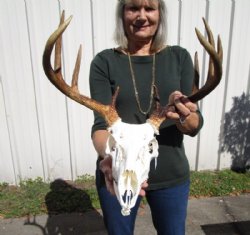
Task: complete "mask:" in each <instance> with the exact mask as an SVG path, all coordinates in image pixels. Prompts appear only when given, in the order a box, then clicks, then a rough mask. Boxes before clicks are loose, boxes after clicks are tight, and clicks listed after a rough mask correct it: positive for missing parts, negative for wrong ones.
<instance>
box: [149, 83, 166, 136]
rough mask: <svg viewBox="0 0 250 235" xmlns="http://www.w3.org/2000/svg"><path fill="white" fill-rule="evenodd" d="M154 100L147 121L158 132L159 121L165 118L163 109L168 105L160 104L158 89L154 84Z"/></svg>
mask: <svg viewBox="0 0 250 235" xmlns="http://www.w3.org/2000/svg"><path fill="white" fill-rule="evenodd" d="M154 102H155V108H154V111H153V113H152V114H151V115H150V117H149V118H148V120H147V122H149V123H150V124H151V125H152V126H153V127H154V128H155V132H156V133H158V130H159V127H160V125H161V123H162V122H163V121H164V120H165V119H166V115H165V110H166V108H167V107H168V105H166V106H165V107H162V106H161V104H160V96H159V91H158V89H157V87H156V86H154Z"/></svg>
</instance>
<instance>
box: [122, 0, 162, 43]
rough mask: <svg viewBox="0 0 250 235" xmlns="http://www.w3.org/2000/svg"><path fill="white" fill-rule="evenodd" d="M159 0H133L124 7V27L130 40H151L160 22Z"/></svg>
mask: <svg viewBox="0 0 250 235" xmlns="http://www.w3.org/2000/svg"><path fill="white" fill-rule="evenodd" d="M159 18H160V15H159V2H158V0H151V1H149V0H131V1H129V2H128V3H127V4H126V5H125V7H124V15H123V20H124V29H125V33H126V36H127V38H128V41H129V42H131V41H135V42H139V41H148V40H151V39H152V38H153V37H154V35H155V33H156V31H157V28H158V24H159Z"/></svg>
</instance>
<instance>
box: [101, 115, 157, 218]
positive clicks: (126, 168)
mask: <svg viewBox="0 0 250 235" xmlns="http://www.w3.org/2000/svg"><path fill="white" fill-rule="evenodd" d="M108 130H109V132H110V134H111V135H110V137H109V138H108V141H107V147H106V154H109V155H111V157H112V174H113V178H114V183H113V184H114V189H115V193H116V197H117V199H118V201H119V203H120V205H121V207H122V210H121V213H122V214H123V215H124V216H125V215H129V214H130V210H131V208H133V207H134V205H135V203H136V200H137V198H138V196H139V193H140V189H141V184H142V183H143V182H144V181H145V180H147V179H148V173H149V169H150V162H151V160H152V159H153V158H154V159H155V160H156V158H157V157H158V142H157V140H156V138H155V134H158V133H156V131H155V128H154V127H153V126H152V125H151V124H150V123H144V124H138V125H136V124H128V123H124V122H122V121H121V120H120V119H119V120H118V121H116V122H115V123H114V124H113V125H112V126H111V127H109V129H108Z"/></svg>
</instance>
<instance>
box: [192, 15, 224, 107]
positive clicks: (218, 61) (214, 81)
mask: <svg viewBox="0 0 250 235" xmlns="http://www.w3.org/2000/svg"><path fill="white" fill-rule="evenodd" d="M203 22H204V25H205V28H206V32H207V35H208V41H207V40H206V39H205V37H204V36H203V35H202V34H201V33H200V31H199V30H198V29H195V31H196V34H197V37H198V40H199V41H200V43H201V44H202V45H203V47H204V48H205V50H206V51H207V52H208V54H209V55H210V59H209V68H208V74H207V80H206V83H205V85H204V86H203V87H202V88H201V89H199V90H198V91H197V92H196V93H194V94H192V95H191V96H189V97H188V98H189V100H190V101H192V102H197V101H199V100H201V99H203V98H204V97H205V96H206V95H208V94H209V93H210V92H211V91H212V90H214V88H215V87H216V86H217V85H218V84H219V83H220V80H221V77H222V59H223V49H222V44H221V39H220V36H218V43H217V51H216V49H215V43H214V38H213V33H212V31H211V29H210V27H209V25H208V23H207V22H206V20H205V19H204V18H203Z"/></svg>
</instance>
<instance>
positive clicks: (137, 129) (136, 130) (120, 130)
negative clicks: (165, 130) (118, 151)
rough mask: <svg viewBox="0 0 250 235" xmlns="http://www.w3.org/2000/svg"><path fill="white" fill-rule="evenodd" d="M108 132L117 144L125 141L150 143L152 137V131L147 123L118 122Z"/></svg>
mask: <svg viewBox="0 0 250 235" xmlns="http://www.w3.org/2000/svg"><path fill="white" fill-rule="evenodd" d="M109 131H110V133H111V134H112V136H113V137H114V138H115V139H116V141H119V142H123V141H127V139H130V140H137V141H138V140H145V141H150V140H151V139H152V138H153V137H154V129H153V128H152V126H151V125H150V124H148V123H143V124H128V123H124V122H121V121H120V122H116V123H115V124H114V125H112V126H111V127H110V128H109Z"/></svg>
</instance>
